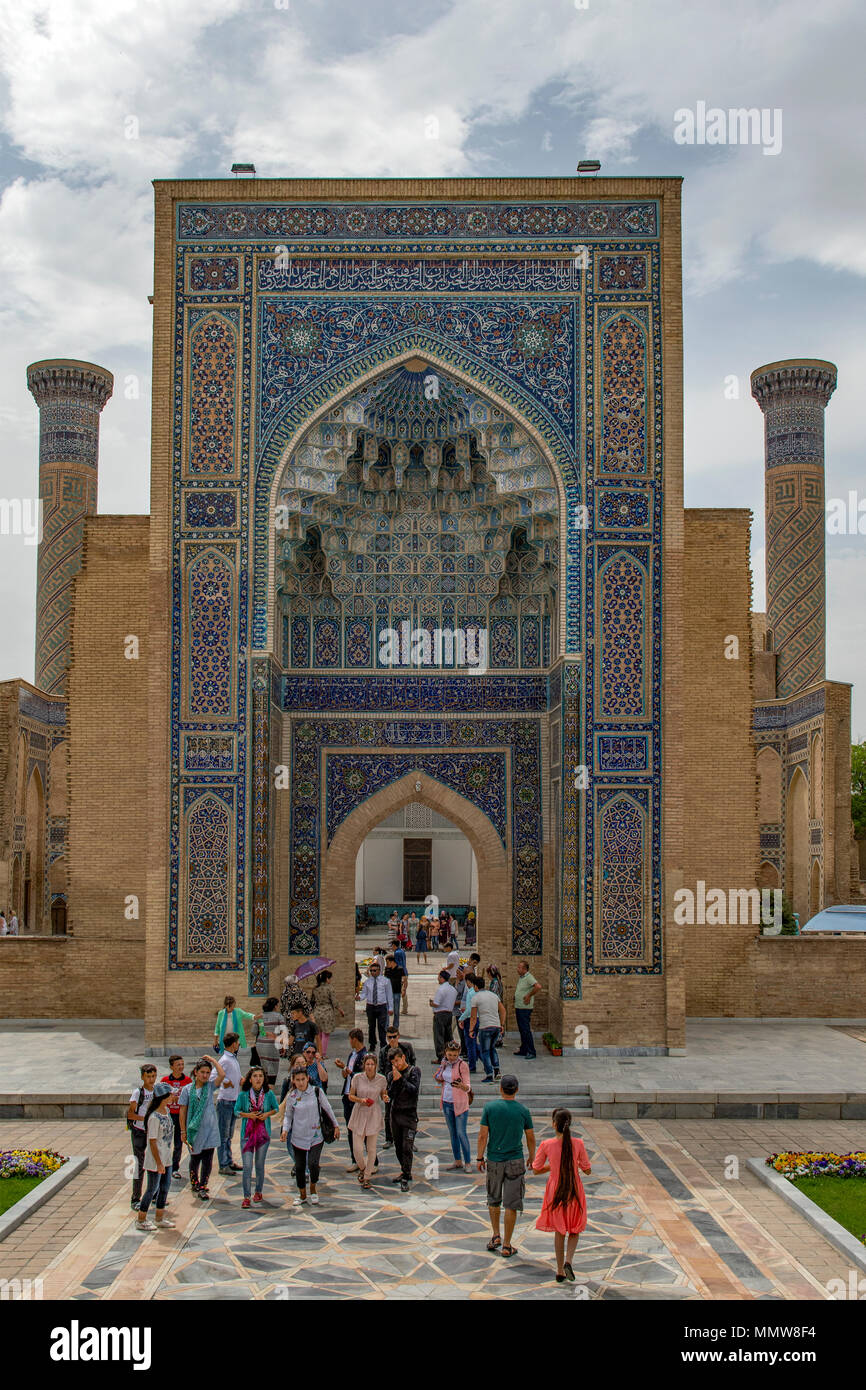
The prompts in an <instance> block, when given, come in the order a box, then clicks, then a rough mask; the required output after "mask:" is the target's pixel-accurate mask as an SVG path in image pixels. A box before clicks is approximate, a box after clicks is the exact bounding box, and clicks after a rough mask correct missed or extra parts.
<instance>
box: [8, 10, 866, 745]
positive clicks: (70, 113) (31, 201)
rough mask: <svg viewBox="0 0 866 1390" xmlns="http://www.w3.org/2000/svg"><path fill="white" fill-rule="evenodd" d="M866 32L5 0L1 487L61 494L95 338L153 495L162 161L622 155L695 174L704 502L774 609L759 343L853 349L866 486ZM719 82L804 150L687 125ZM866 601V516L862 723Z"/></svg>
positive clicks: (119, 485)
mask: <svg viewBox="0 0 866 1390" xmlns="http://www.w3.org/2000/svg"><path fill="white" fill-rule="evenodd" d="M864 29H866V6H864V5H863V3H862V0H822V3H821V4H819V5H816V4H815V3H814V0H782V3H773V2H772V0H761V3H758V2H757V0H753V2H752V3H741V2H740V0H728V3H726V4H723V5H720V4H709V3H707V0H696V2H695V0H693V2H692V3H688V0H653V3H648V0H587V3H586V4H585V5H584V4H583V0H579V3H578V4H575V3H574V2H573V0H453V3H442V2H441V0H438V2H436V0H416V3H414V4H412V5H406V4H398V3H396V0H363V3H358V0H208V3H206V4H200V3H198V0H0V187H2V200H0V316H2V317H0V423H2V431H3V445H4V447H3V450H2V457H0V497H13V496H32V495H33V493H34V491H35V478H36V465H37V423H38V417H37V411H36V407H35V404H34V402H33V400H32V398H31V397H30V395H29V393H28V391H27V388H26V383H25V368H26V366H27V364H28V363H29V362H31V361H34V360H35V359H37V358H40V357H53V356H60V357H81V358H86V359H89V360H91V361H94V362H99V363H101V364H103V365H104V366H106V367H108V368H109V369H110V370H111V371H113V372H114V375H115V380H116V386H115V395H114V397H113V399H112V400H111V402H110V403H109V404H108V406H107V407H106V409H105V411H104V413H103V416H102V435H101V459H100V484H99V486H100V497H99V509H100V511H103V512H146V511H147V510H148V449H149V415H150V376H149V372H150V333H151V311H150V308H149V306H148V303H147V295H148V293H149V292H150V290H151V280H152V221H151V218H152V189H151V186H150V181H151V179H153V178H203V177H212V176H217V177H218V176H222V175H228V173H229V169H230V166H231V164H232V163H233V162H234V161H235V160H243V161H253V162H254V163H255V164H256V167H257V170H258V173H259V175H265V176H272V177H281V176H287V177H291V176H299V175H303V176H315V175H323V176H340V175H354V176H375V175H394V176H401V177H409V176H413V175H429V176H439V175H491V176H505V175H511V174H514V175H530V174H534V175H569V174H572V173H573V172H574V168H575V165H576V163H577V160H578V159H579V158H582V157H595V158H598V159H600V160H601V161H602V164H603V171H604V173H605V174H609V175H659V174H669V175H670V174H679V175H682V176H683V177H684V179H685V184H684V213H685V217H684V237H685V246H684V260H685V290H686V301H685V328H686V356H685V372H686V374H685V413H686V504H687V505H689V506H731V505H735V506H743V507H750V508H752V509H753V510H754V512H755V524H754V533H753V555H752V559H753V569H754V588H755V604H754V606H755V607H756V608H761V607H762V606H763V600H764V583H763V563H764V553H763V475H762V421H761V415H760V412H759V410H758V408H757V406H756V405H755V403H754V402H753V401H752V399H751V397H750V395H749V385H748V379H749V373H750V372H751V371H752V369H753V368H755V367H756V366H760V365H762V364H763V363H765V362H770V361H775V360H777V359H779V358H785V357H797V356H806V357H823V358H829V359H830V360H831V361H833V362H835V363H836V364H837V366H838V368H839V386H838V389H837V391H836V394H835V396H834V397H833V399H832V401H831V403H830V406H829V408H828V410H827V415H826V424H827V465H828V467H827V494H828V497H834V496H835V497H847V494H848V492H849V491H850V490H856V491H857V492H858V496H860V495H862V496H863V497H864V498H866V477H864V468H863V445H862V432H863V422H864V417H866V393H864V389H863V382H864V381H866V335H864V333H863V322H864V283H866V238H864V233H863V203H864V192H863V190H864V188H866V142H864V139H863V121H864V102H863V98H862V91H863V75H862V54H863V51H864V37H866V36H864ZM699 102H704V103H706V105H707V107H710V108H712V107H720V108H723V109H725V110H726V109H728V108H730V107H739V106H750V107H751V106H754V107H758V108H766V109H767V110H768V111H780V112H781V133H782V142H781V150H780V151H779V152H778V153H777V154H771V155H765V154H764V153H763V149H762V148H761V147H760V146H753V145H723V144H721V145H720V144H715V145H711V144H704V145H700V144H694V145H688V144H680V143H677V141H676V140H675V139H674V131H675V119H674V113H675V112H677V111H678V110H681V109H683V108H686V109H691V110H695V109H696V108H697V104H698V103H699ZM430 116H435V117H436V120H437V122H438V138H436V139H430V138H429V136H428V132H429V130H430V125H431V123H430V122H429V120H428V118H429V117H430ZM731 377H736V378H737V379H738V383H739V397H738V398H737V399H731V398H730V396H731V391H730V389H728V391H727V392H726V382H727V381H728V380H729V379H730V378H731ZM864 510H866V507H864ZM864 528H866V521H864ZM35 577H36V551H35V549H34V548H33V547H31V546H26V545H24V544H23V541H22V540H21V539H20V538H16V537H0V611H2V612H3V615H4V620H3V625H2V629H0V634H2V640H0V679H6V678H9V677H12V676H24V677H26V678H28V679H32V677H33V625H34V612H35ZM864 599H866V535H864V536H857V535H854V536H847V537H829V538H828V602H829V647H828V675H830V676H832V677H833V678H834V679H837V680H841V681H851V682H853V683H854V685H855V704H854V711H855V714H854V733H855V737H857V738H866V643H864V640H863V639H864V631H866V604H864Z"/></svg>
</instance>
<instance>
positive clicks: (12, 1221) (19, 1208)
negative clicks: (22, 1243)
mask: <svg viewBox="0 0 866 1390" xmlns="http://www.w3.org/2000/svg"><path fill="white" fill-rule="evenodd" d="M89 1162H90V1159H89V1158H87V1157H78V1158H68V1159H67V1160H66V1162H65V1163H64V1165H63V1167H62V1168H58V1169H57V1172H56V1173H51V1174H50V1175H49V1176H48V1177H47V1178H44V1179H43V1181H42V1182H40V1183H37V1185H36V1187H34V1188H33V1190H32V1191H31V1192H28V1193H27V1196H26V1197H22V1198H21V1200H20V1201H18V1202H16V1203H15V1204H14V1206H11V1207H10V1208H9V1210H8V1211H4V1213H3V1215H2V1216H0V1240H5V1239H6V1237H7V1236H8V1235H11V1234H12V1232H13V1231H15V1230H17V1229H18V1227H19V1226H20V1225H21V1223H22V1221H26V1220H27V1218H28V1216H32V1215H33V1213H34V1211H38V1209H39V1207H41V1206H44V1205H45V1203H46V1202H50V1201H51V1198H52V1197H53V1196H54V1194H55V1192H57V1191H59V1189H60V1188H61V1187H65V1186H66V1184H67V1183H68V1182H71V1181H72V1179H73V1178H75V1177H77V1176H78V1174H79V1173H81V1172H82V1171H83V1170H84V1169H85V1168H86V1167H87V1165H88V1163H89Z"/></svg>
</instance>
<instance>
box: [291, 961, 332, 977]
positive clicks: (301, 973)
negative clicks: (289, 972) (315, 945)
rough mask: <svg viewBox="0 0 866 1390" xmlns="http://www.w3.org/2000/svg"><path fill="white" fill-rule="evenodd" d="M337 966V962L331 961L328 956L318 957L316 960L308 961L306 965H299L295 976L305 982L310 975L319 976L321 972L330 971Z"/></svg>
mask: <svg viewBox="0 0 866 1390" xmlns="http://www.w3.org/2000/svg"><path fill="white" fill-rule="evenodd" d="M336 964H337V962H336V961H335V960H330V959H329V957H328V956H316V958H315V960H308V961H307V963H306V965H299V966H298V968H297V970H296V971H295V974H296V975H297V977H298V979H299V980H305V979H306V978H307V976H308V975H318V973H319V971H320V970H329V969H330V967H331V966H332V965H336Z"/></svg>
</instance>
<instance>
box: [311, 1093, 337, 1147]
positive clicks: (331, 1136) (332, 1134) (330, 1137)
mask: <svg viewBox="0 0 866 1390" xmlns="http://www.w3.org/2000/svg"><path fill="white" fill-rule="evenodd" d="M313 1089H314V1090H315V1092H316V1105H317V1106H318V1107H319V1128H320V1130H321V1131H322V1138H323V1139H324V1141H325V1143H326V1144H333V1142H334V1140H335V1138H336V1137H337V1131H336V1125H335V1124H334V1121H333V1120H332V1119H331V1117H330V1115H328V1114H326V1112H325V1111H324V1110H323V1109H322V1090H321V1087H320V1086H315V1087H314V1088H313Z"/></svg>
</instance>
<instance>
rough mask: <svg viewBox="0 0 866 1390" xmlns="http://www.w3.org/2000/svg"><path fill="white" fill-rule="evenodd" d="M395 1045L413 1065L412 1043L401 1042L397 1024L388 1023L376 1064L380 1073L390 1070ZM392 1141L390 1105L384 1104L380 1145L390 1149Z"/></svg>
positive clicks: (414, 1063)
mask: <svg viewBox="0 0 866 1390" xmlns="http://www.w3.org/2000/svg"><path fill="white" fill-rule="evenodd" d="M395 1047H402V1048H403V1051H404V1052H405V1054H406V1057H407V1058H408V1061H409V1066H410V1067H414V1066H415V1065H416V1062H415V1049H414V1047H413V1046H412V1044H411V1043H410V1042H405V1043H404V1042H401V1041H400V1029H399V1028H398V1027H397V1025H396V1024H395V1023H392V1024H391V1025H390V1027H389V1029H388V1032H387V1033H386V1035H385V1046H384V1047H380V1048H379V1059H378V1065H379V1071H380V1072H381V1073H382V1075H383V1076H388V1075H389V1073H390V1070H391V1065H390V1063H391V1053H392V1051H393V1050H394V1048H395ZM393 1143H394V1136H393V1134H392V1132H391V1107H390V1106H389V1105H386V1106H385V1142H384V1144H383V1145H382V1148H383V1149H390V1147H391V1145H392V1144H393Z"/></svg>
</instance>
